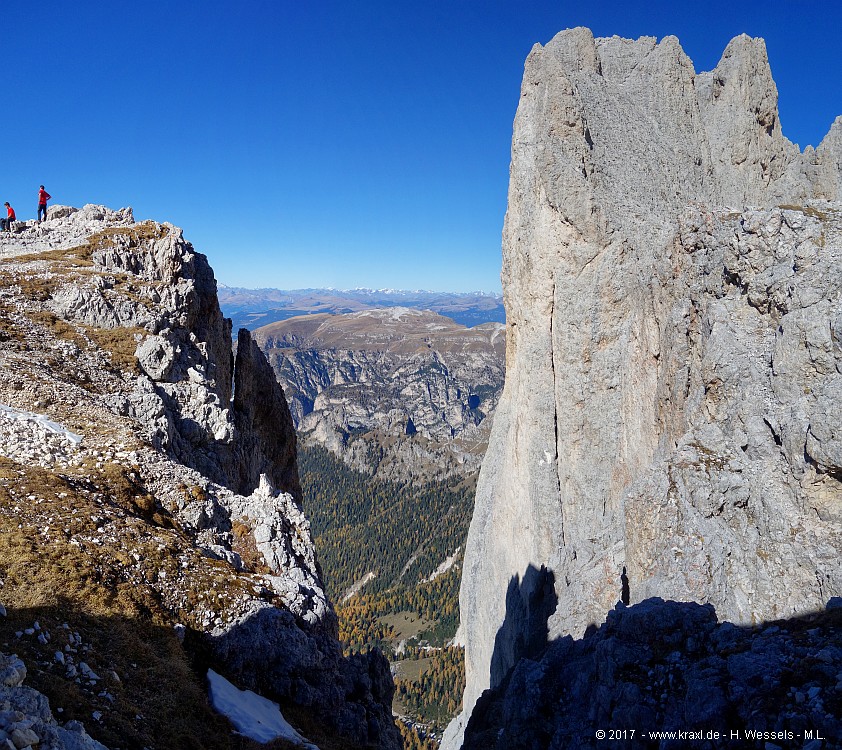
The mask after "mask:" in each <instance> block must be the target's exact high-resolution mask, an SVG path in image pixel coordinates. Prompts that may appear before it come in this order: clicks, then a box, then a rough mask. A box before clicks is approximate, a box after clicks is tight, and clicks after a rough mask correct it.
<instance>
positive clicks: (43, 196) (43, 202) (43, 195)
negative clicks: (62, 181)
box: [38, 185, 53, 222]
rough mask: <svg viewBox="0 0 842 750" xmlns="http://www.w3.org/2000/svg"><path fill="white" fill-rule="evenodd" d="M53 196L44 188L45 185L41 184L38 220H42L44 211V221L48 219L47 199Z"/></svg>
mask: <svg viewBox="0 0 842 750" xmlns="http://www.w3.org/2000/svg"><path fill="white" fill-rule="evenodd" d="M52 197H53V196H52V195H50V194H49V193H48V192H47V191H46V190H44V186H43V185H41V187H40V189H39V190H38V221H39V222H40V221H41V220H42V219H41V212H42V211H43V212H44V221H46V219H47V201H48V200H50V198H52Z"/></svg>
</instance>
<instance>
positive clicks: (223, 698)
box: [208, 669, 319, 750]
mask: <svg viewBox="0 0 842 750" xmlns="http://www.w3.org/2000/svg"><path fill="white" fill-rule="evenodd" d="M208 686H209V688H208V692H209V694H210V700H211V704H212V705H213V707H214V708H215V709H216V710H217V711H219V713H221V714H223V715H224V716H227V717H228V719H229V720H230V722H231V723H232V724H233V725H234V727H235V728H236V729H237V731H238V732H239V733H240V734H242V735H244V736H246V737H249V738H250V739H253V740H255V741H257V742H262V743H266V742H271V741H272V740H275V739H278V738H281V739H284V740H287V741H289V742H294V743H295V744H297V745H301V746H302V747H305V748H308V750H319V748H317V747H316V746H315V745H314V744H312V743H311V742H308V741H307V740H306V739H304V738H303V737H302V736H301V735H300V734H298V732H296V731H295V729H293V728H292V726H291V725H290V724H289V723H288V722H287V720H286V719H284V717H283V714H282V713H281V709H280V706H278V704H277V703H275V702H274V701H270V700H269V699H268V698H264V697H263V696H261V695H258V694H257V693H253V692H252V691H251V690H240V689H239V688H237V687H235V686H234V685H232V684H231V683H230V682H228V680H226V679H225V678H224V677H223V676H222V675H220V674H217V673H216V672H214V671H213V670H212V669H209V670H208Z"/></svg>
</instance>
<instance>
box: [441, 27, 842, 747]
mask: <svg viewBox="0 0 842 750" xmlns="http://www.w3.org/2000/svg"><path fill="white" fill-rule="evenodd" d="M841 140H842V118H840V119H837V120H836V122H835V123H834V124H833V126H832V128H831V131H830V133H829V134H828V136H827V137H826V138H825V140H824V141H823V142H822V144H821V145H820V146H819V148H818V149H815V150H814V149H812V148H808V149H806V150H805V151H804V152H803V153H801V152H800V151H799V149H798V147H797V146H795V145H793V144H791V143H790V142H789V141H788V140H787V139H786V138H784V136H783V135H782V134H781V128H780V122H779V119H778V114H777V90H776V88H775V84H774V82H773V80H772V77H771V73H770V70H769V64H768V61H767V58H766V51H765V45H764V43H763V41H762V40H759V39H750V38H748V37H746V36H741V37H738V38H736V39H734V40H733V41H732V42H731V43H730V44H729V45H728V48H727V49H726V51H725V53H724V55H723V57H722V60H721V61H720V63H719V65H718V66H717V68H716V69H715V70H714V71H712V72H710V73H702V74H699V75H696V74H695V72H694V70H693V66H692V63H691V62H690V60H689V59H688V58H687V56H686V55H685V54H684V52H683V51H682V49H681V47H680V45H679V43H678V41H677V40H676V39H675V38H673V37H668V38H666V39H664V40H662V41H661V42H660V43H657V42H656V40H655V39H654V38H642V39H638V40H636V41H632V40H626V39H619V38H617V37H614V38H611V39H594V38H593V36H592V34H591V33H590V32H589V31H588V30H587V29H574V30H570V31H565V32H562V33H561V34H559V35H558V36H556V37H555V38H554V39H553V40H552V41H551V42H550V43H549V44H547V45H546V46H545V47H541V46H539V45H536V46H535V48H534V49H533V50H532V52H531V53H530V55H529V57H528V59H527V61H526V67H525V73H524V79H523V86H522V89H521V99H520V104H519V107H518V112H517V117H516V119H515V125H514V137H513V141H512V163H511V179H510V185H509V203H508V211H507V214H506V221H505V228H504V231H503V272H502V279H503V289H504V296H505V303H506V311H507V320H508V338H507V371H506V385H505V389H504V392H503V396H502V399H501V402H500V405H499V407H498V409H497V412H496V416H495V422H494V427H493V431H492V437H491V443H490V446H489V450H488V453H487V455H486V459H485V461H484V464H483V469H482V473H481V477H480V483H479V487H478V491H477V500H476V509H475V513H474V518H473V522H472V525H471V530H470V535H469V540H468V545H467V549H466V557H465V567H464V574H463V582H462V591H461V599H460V602H461V609H462V627H461V631H460V633H461V638H462V640H463V642H464V643H465V644H466V659H467V680H468V686H467V689H466V693H465V706H466V709H467V711H468V712H469V711H470V709H471V707H472V706H473V704H474V702H475V701H476V699H477V697H478V696H479V694H480V693H481V692H482V690H483V689H484V688H486V687H488V686H489V685H490V684H492V685H493V684H496V683H498V682H499V680H500V679H501V678H502V677H503V675H505V674H506V672H507V671H508V670H509V669H510V668H511V667H512V666H513V665H514V663H515V662H516V660H517V659H518V657H519V656H521V655H524V654H530V653H535V652H536V651H539V650H540V649H541V648H542V647H543V645H545V644H546V642H547V639H548V638H549V639H552V638H554V637H556V636H558V635H560V634H563V633H571V634H573V635H575V636H577V637H578V636H580V635H581V634H582V633H583V631H584V630H585V628H586V627H587V626H588V625H589V624H590V623H597V622H602V621H603V620H604V617H605V613H606V611H607V610H609V609H610V608H611V607H612V606H613V605H614V604H615V603H616V602H617V601H618V600H620V599H621V598H623V599H628V600H630V601H631V602H634V601H639V600H640V599H642V598H645V597H647V596H651V595H658V596H662V597H664V598H676V599H695V600H697V601H702V602H711V603H713V604H714V605H715V606H716V608H717V611H718V613H719V616H720V617H722V618H723V619H731V620H733V621H737V622H740V623H747V622H753V621H757V620H762V619H766V618H770V617H775V616H779V617H781V616H788V615H791V614H794V613H799V612H803V611H807V610H811V609H819V608H821V606H822V604H823V603H824V601H825V600H826V599H827V597H829V596H830V595H833V594H839V593H840V591H842V567H841V566H840V562H839V558H838V552H839V551H840V549H842V537H840V522H841V521H842V484H840V479H842V452H840V449H842V443H840V433H839V431H838V427H837V426H836V422H837V421H838V420H837V419H836V418H834V417H833V416H832V415H833V414H839V413H840V411H842V391H840V383H842V379H840V378H842V375H840V373H842V349H841V348H840V346H841V345H842V278H840V268H842V266H840V261H842V257H840V252H841V251H840V231H842V213H840V205H839V204H838V203H833V201H839V200H840V197H841V196H840V155H842V151H840V145H841V144H840V141H841ZM748 206H755V207H758V206H759V207H762V208H760V209H757V210H749V209H747V207H748ZM455 728H456V727H455V726H454V728H453V729H452V730H451V733H450V735H449V738H448V742H446V743H445V744H446V745H449V746H455V745H456V744H457V743H458V740H457V739H455V738H456V737H457V735H458V731H454V729H455Z"/></svg>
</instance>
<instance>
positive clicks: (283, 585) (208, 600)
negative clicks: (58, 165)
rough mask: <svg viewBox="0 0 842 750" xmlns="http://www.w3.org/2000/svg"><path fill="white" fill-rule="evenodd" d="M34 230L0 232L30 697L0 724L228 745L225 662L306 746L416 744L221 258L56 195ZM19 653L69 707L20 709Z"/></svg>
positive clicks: (2, 549) (7, 437)
mask: <svg viewBox="0 0 842 750" xmlns="http://www.w3.org/2000/svg"><path fill="white" fill-rule="evenodd" d="M18 229H19V231H17V232H14V233H11V234H5V233H4V234H2V235H0V257H1V258H2V265H0V600H1V601H2V605H3V607H2V608H1V609H2V615H3V616H0V650H2V651H3V652H4V653H5V654H6V656H5V657H3V658H4V660H5V661H4V662H3V664H6V663H10V664H11V665H12V666H13V667H14V669H15V670H17V671H16V672H15V675H17V676H14V679H12V677H10V678H9V679H10V680H11V681H7V682H5V683H4V684H5V685H6V686H8V687H9V689H14V690H17V691H18V692H17V693H15V694H14V695H11V697H7V693H2V692H0V719H2V721H0V726H2V729H0V732H6V733H9V732H13V731H17V730H20V731H21V732H23V731H24V730H27V731H28V730H31V731H32V732H34V733H36V734H38V735H39V737H41V738H42V742H45V740H44V738H46V737H53V736H55V737H58V738H64V739H63V740H61V741H62V742H64V743H65V744H61V742H59V741H58V740H56V742H57V743H58V744H55V745H54V746H55V747H67V748H70V747H74V748H75V747H79V748H82V747H95V746H99V745H97V744H96V743H94V742H93V740H90V741H89V740H87V739H85V738H86V737H87V735H84V733H80V731H81V730H80V731H76V730H77V729H78V727H76V724H70V725H69V726H68V724H67V723H66V722H77V721H79V720H81V721H83V722H84V723H85V727H86V729H87V731H88V732H89V733H90V734H91V736H92V737H94V738H95V739H96V740H99V741H100V742H102V743H104V744H105V745H107V746H109V747H112V748H116V747H146V746H148V747H155V746H157V747H181V746H185V747H186V746H190V747H194V746H202V747H208V748H210V747H231V745H230V742H231V740H230V739H227V738H230V737H231V733H230V732H231V729H230V725H227V726H226V724H225V722H224V720H222V719H221V718H220V717H219V716H218V715H216V714H213V713H212V712H211V711H210V709H209V707H208V704H207V700H206V698H205V690H206V688H205V685H204V673H205V671H206V669H207V668H208V667H210V666H212V667H213V668H214V669H215V670H216V671H217V672H219V673H221V674H223V675H225V676H226V677H227V678H228V679H230V680H231V681H232V682H233V683H235V684H236V685H238V686H239V687H241V688H249V689H252V690H255V691H257V692H259V693H261V694H262V695H266V696H268V697H271V698H272V699H274V700H276V701H279V702H280V704H281V706H282V708H283V710H284V711H285V712H288V716H289V717H291V720H293V721H294V722H295V723H296V724H298V726H299V727H300V729H301V731H302V733H303V734H305V735H307V736H308V739H311V740H313V741H316V742H320V741H326V742H328V743H331V742H334V743H335V742H340V743H341V746H348V747H361V746H366V747H368V746H376V747H382V748H395V747H398V745H399V739H398V735H397V730H396V728H395V725H394V722H393V720H392V717H391V710H390V703H391V697H392V692H393V690H394V687H393V684H392V680H391V677H390V675H389V668H388V664H387V663H386V661H385V659H384V658H383V657H382V656H380V655H379V654H378V653H376V652H373V653H370V654H368V655H365V656H356V657H354V658H352V659H346V658H343V656H342V653H341V649H340V646H339V643H338V641H337V637H336V632H337V622H336V617H335V615H334V613H333V609H332V607H331V604H330V603H329V601H328V600H327V598H326V596H325V594H324V589H323V586H322V582H321V573H320V570H319V566H318V563H317V561H316V555H315V550H314V548H313V543H312V538H311V534H310V527H309V523H308V521H307V518H306V517H305V514H304V511H303V509H302V505H301V489H300V485H299V479H298V469H297V465H296V452H295V432H294V428H293V423H292V419H291V416H290V414H289V410H288V408H287V404H286V400H285V398H284V395H283V392H282V390H281V389H280V387H279V386H278V385H277V382H276V380H275V378H274V375H273V372H272V369H271V368H270V366H269V364H268V363H267V361H266V359H265V357H264V356H263V355H262V353H261V352H260V350H259V348H258V347H257V345H256V344H255V342H253V341H252V340H251V337H250V336H249V334H248V332H247V331H242V332H241V333H240V336H239V338H238V345H237V356H236V362H235V359H234V355H233V353H232V349H231V327H230V322H229V321H227V320H226V319H225V318H224V317H223V316H222V314H221V312H220V309H219V304H218V302H217V297H216V282H215V280H214V277H213V272H212V271H211V269H210V267H209V265H208V263H207V259H206V258H205V256H203V255H202V254H200V253H198V252H196V251H195V250H194V248H193V247H192V246H191V245H190V243H189V242H187V241H186V240H185V239H184V237H183V234H182V231H181V230H180V229H178V228H177V227H174V226H172V225H170V224H159V223H157V222H153V221H145V222H140V223H138V222H136V221H135V220H134V218H133V216H132V212H131V209H122V210H120V211H112V210H109V209H107V208H104V207H102V206H93V205H89V206H85V207H84V208H82V209H79V210H77V209H74V208H70V207H63V206H53V207H51V208H50V213H49V218H48V220H47V221H45V222H43V223H42V224H35V223H34V222H30V223H29V224H26V225H23V226H20V227H18ZM235 365H236V366H235ZM13 654H17V656H13ZM19 664H23V665H25V666H26V667H27V668H28V669H29V678H28V681H29V682H32V684H33V688H34V689H35V690H39V691H41V692H43V693H44V694H46V695H48V696H49V697H50V700H51V702H52V704H53V709H52V710H53V713H52V714H51V713H50V710H49V708H48V707H46V705H45V704H42V703H40V702H39V701H40V700H41V699H39V698H37V697H36V696H34V695H31V696H30V698H27V699H26V700H28V701H29V703H26V705H27V706H29V708H27V709H26V710H25V709H24V708H20V705H19V699H21V698H20V696H21V693H20V690H29V688H26V687H25V686H21V685H20V682H21V680H22V677H23V672H21V670H20V669H18V667H17V666H15V665H19ZM3 674H5V672H3ZM9 674H10V675H11V672H10V673H9ZM4 679H5V678H4ZM3 690H5V688H3ZM7 692H8V691H7ZM173 696H178V698H177V700H176V699H175V698H174V697H173ZM24 697H25V696H24ZM21 700H23V699H21ZM16 701H18V702H16ZM6 703H8V704H9V705H8V706H6ZM56 704H58V708H57V707H56ZM29 709H32V710H29ZM9 711H12V714H10V715H9V716H6V713H4V712H7V713H8V712H9ZM15 711H18V712H19V713H21V714H22V716H20V717H19V716H18V714H17V713H14V712H15ZM57 711H62V712H63V714H62V715H61V717H60V722H65V723H64V725H63V728H64V730H67V731H66V732H64V734H62V731H60V729H55V728H54V724H55V722H56V720H55V719H54V718H52V717H56V716H58V715H59V714H57V713H56V712H57ZM27 716H29V718H27ZM4 722H5V723H4ZM16 722H17V724H16ZM21 722H23V723H24V724H26V722H29V724H28V725H27V726H24V725H23V724H21ZM39 722H40V723H39ZM220 722H222V723H221V724H220ZM9 727H12V729H9ZM50 733H52V734H50ZM21 736H22V735H21ZM26 736H27V737H29V736H30V735H29V734H27V735H26ZM68 738H69V739H68ZM80 738H81V739H80ZM11 741H12V742H13V743H16V742H17V740H15V739H14V736H13V735H12V740H11ZM33 742H34V740H33ZM243 742H246V743H248V741H246V740H243ZM185 743H187V744H185ZM190 743H192V744H190ZM226 743H229V744H226ZM16 746H17V747H23V745H20V744H16ZM42 746H44V745H42ZM247 746H250V745H248V744H246V745H242V744H240V745H237V747H247Z"/></svg>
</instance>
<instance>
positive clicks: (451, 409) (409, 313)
mask: <svg viewBox="0 0 842 750" xmlns="http://www.w3.org/2000/svg"><path fill="white" fill-rule="evenodd" d="M504 330H505V327H504V326H503V325H502V324H500V323H485V324H482V325H478V326H475V327H474V328H465V327H464V326H461V325H458V324H456V323H454V322H453V321H451V320H449V319H448V318H445V317H443V316H441V315H438V314H436V313H433V312H430V311H425V310H414V309H410V308H406V307H392V308H384V309H375V310H363V311H360V312H355V313H349V314H345V315H328V314H314V315H307V316H300V317H297V318H291V319H289V320H285V321H281V322H278V323H273V324H271V325H268V326H264V327H262V328H258V329H256V330H255V331H254V332H253V336H254V339H255V341H257V342H258V343H259V345H260V347H261V349H262V350H263V351H264V353H265V354H266V356H267V357H268V359H269V361H270V363H271V364H272V367H273V368H274V370H275V373H276V375H277V378H278V381H279V382H280V383H281V384H282V386H283V388H284V391H285V392H286V393H287V395H288V398H289V403H290V410H291V411H292V415H293V419H294V421H295V425H296V427H297V428H298V430H299V435H300V436H301V437H302V439H303V440H305V441H312V442H314V443H316V444H321V445H323V446H325V447H326V448H328V449H329V450H330V451H331V452H333V453H334V454H336V455H337V456H339V457H340V458H342V459H343V460H344V461H345V462H346V463H348V464H349V465H350V466H352V467H353V468H356V469H358V470H361V471H365V472H367V473H373V472H376V471H380V473H382V474H383V475H385V476H387V477H389V478H390V479H394V478H395V477H404V478H409V477H415V478H418V477H421V478H423V479H425V480H429V479H431V478H439V479H441V478H448V477H452V476H465V475H468V474H471V473H474V472H476V471H477V470H478V468H479V463H480V461H481V460H482V456H483V454H484V452H485V447H486V444H487V440H488V433H489V430H490V423H491V420H490V419H488V417H489V416H491V415H492V414H493V411H494V408H495V407H496V404H497V401H498V399H499V395H500V391H501V390H502V386H503V357H504V344H505V339H504V335H503V334H504Z"/></svg>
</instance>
